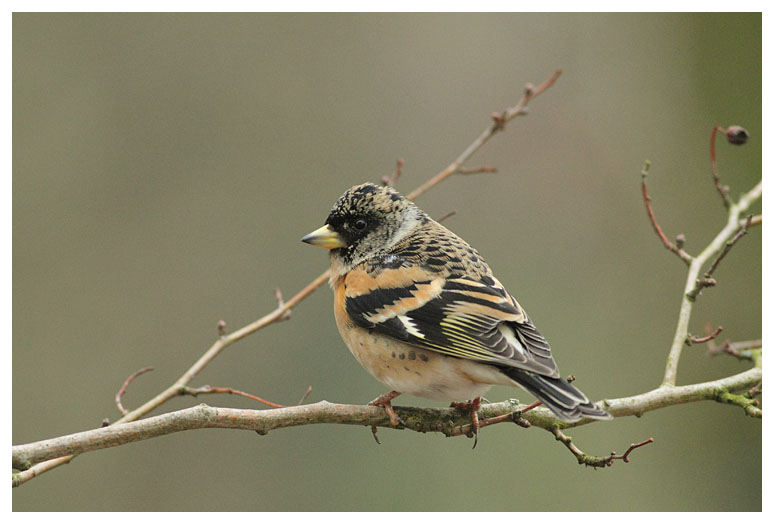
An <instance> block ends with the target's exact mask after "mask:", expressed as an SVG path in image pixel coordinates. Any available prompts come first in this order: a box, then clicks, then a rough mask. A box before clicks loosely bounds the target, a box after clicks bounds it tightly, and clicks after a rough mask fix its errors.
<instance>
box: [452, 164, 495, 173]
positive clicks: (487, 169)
mask: <svg viewBox="0 0 775 525" xmlns="http://www.w3.org/2000/svg"><path fill="white" fill-rule="evenodd" d="M497 171H498V170H497V169H495V166H490V165H489V164H485V165H484V166H479V167H478V168H466V167H465V166H460V167H459V168H458V169H457V173H459V174H460V175H473V174H475V173H495V172H497Z"/></svg>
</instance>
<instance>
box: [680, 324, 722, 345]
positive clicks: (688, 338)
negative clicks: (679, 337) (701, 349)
mask: <svg viewBox="0 0 775 525" xmlns="http://www.w3.org/2000/svg"><path fill="white" fill-rule="evenodd" d="M723 331H724V327H723V326H719V327H718V328H716V329H715V330H714V331H713V332H710V333H709V334H708V335H706V336H704V337H697V336H694V335H691V334H689V335H687V336H686V344H687V345H692V344H697V343H707V342H708V341H712V340H713V339H715V338H716V337H718V334H720V333H721V332H723Z"/></svg>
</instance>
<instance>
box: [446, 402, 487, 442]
mask: <svg viewBox="0 0 775 525" xmlns="http://www.w3.org/2000/svg"><path fill="white" fill-rule="evenodd" d="M449 406H451V407H452V408H457V409H458V410H462V411H463V412H469V413H470V414H471V432H469V433H468V434H467V436H468V437H472V438H474V446H473V447H471V450H473V449H475V448H476V445H477V443H479V426H480V425H479V414H478V412H479V409H480V408H482V398H481V396H480V397H477V398H475V399H473V400H471V401H465V402H460V401H453V402H452V403H450V405H449Z"/></svg>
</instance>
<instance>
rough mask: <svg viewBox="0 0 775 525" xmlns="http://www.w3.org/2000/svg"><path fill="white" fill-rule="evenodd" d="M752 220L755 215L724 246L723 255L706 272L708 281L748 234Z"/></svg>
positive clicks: (750, 216)
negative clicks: (722, 261) (733, 248)
mask: <svg viewBox="0 0 775 525" xmlns="http://www.w3.org/2000/svg"><path fill="white" fill-rule="evenodd" d="M752 219H753V215H749V216H748V219H746V221H745V224H744V225H743V227H742V228H740V231H738V232H737V234H735V236H734V237H732V240H730V241H727V243H726V244H725V245H724V249H723V250H721V253H720V254H719V255H718V257H716V260H715V261H713V264H711V265H710V268H709V269H708V271H707V272H705V278H706V279H708V278H710V276H711V275H713V272H715V271H716V268H718V265H719V263H720V262H721V260H722V259H723V258H724V257H726V255H727V254H728V253H729V250H731V249H732V247H733V246H734V245H735V243H737V241H739V240H740V239H742V238H743V235H745V234H746V233H748V228H750V227H751V220H752Z"/></svg>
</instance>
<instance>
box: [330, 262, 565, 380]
mask: <svg viewBox="0 0 775 525" xmlns="http://www.w3.org/2000/svg"><path fill="white" fill-rule="evenodd" d="M348 278H349V277H348ZM356 278H359V279H362V278H363V277H362V276H356ZM384 284H386V283H383V286H371V287H370V289H369V291H368V292H366V293H359V294H358V295H350V294H348V293H346V294H345V308H346V309H347V313H348V315H349V316H350V318H351V319H352V320H353V321H354V322H355V323H356V324H357V325H358V326H361V327H363V328H368V329H372V330H375V331H377V332H379V333H381V334H384V335H387V336H389V337H393V338H395V339H398V340H400V341H403V342H407V343H409V344H412V345H415V346H418V347H422V348H426V349H429V350H433V351H435V352H439V353H442V354H446V355H450V356H453V357H458V358H462V359H472V360H475V361H482V362H487V363H492V364H496V365H499V366H509V367H515V368H519V369H522V370H527V371H530V372H534V373H537V374H541V375H545V376H549V377H559V372H558V370H557V365H556V364H555V362H554V359H552V356H551V349H550V347H549V344H548V343H547V342H546V339H544V337H543V336H542V335H541V333H540V332H539V331H538V329H536V327H535V325H534V324H533V323H532V321H531V320H530V319H529V318H528V317H527V315H526V314H525V312H524V311H523V310H522V308H521V307H520V306H519V304H518V303H517V302H516V301H515V300H514V298H513V297H512V296H511V295H509V293H508V292H506V290H504V289H503V288H502V287H501V286H500V283H498V282H497V281H495V282H494V283H493V284H487V283H484V282H481V281H476V280H473V279H471V278H468V277H464V278H449V279H445V278H443V277H438V278H435V279H428V280H424V281H412V282H406V281H403V282H395V283H392V284H394V285H395V286H392V287H391V286H385V285H384Z"/></svg>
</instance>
